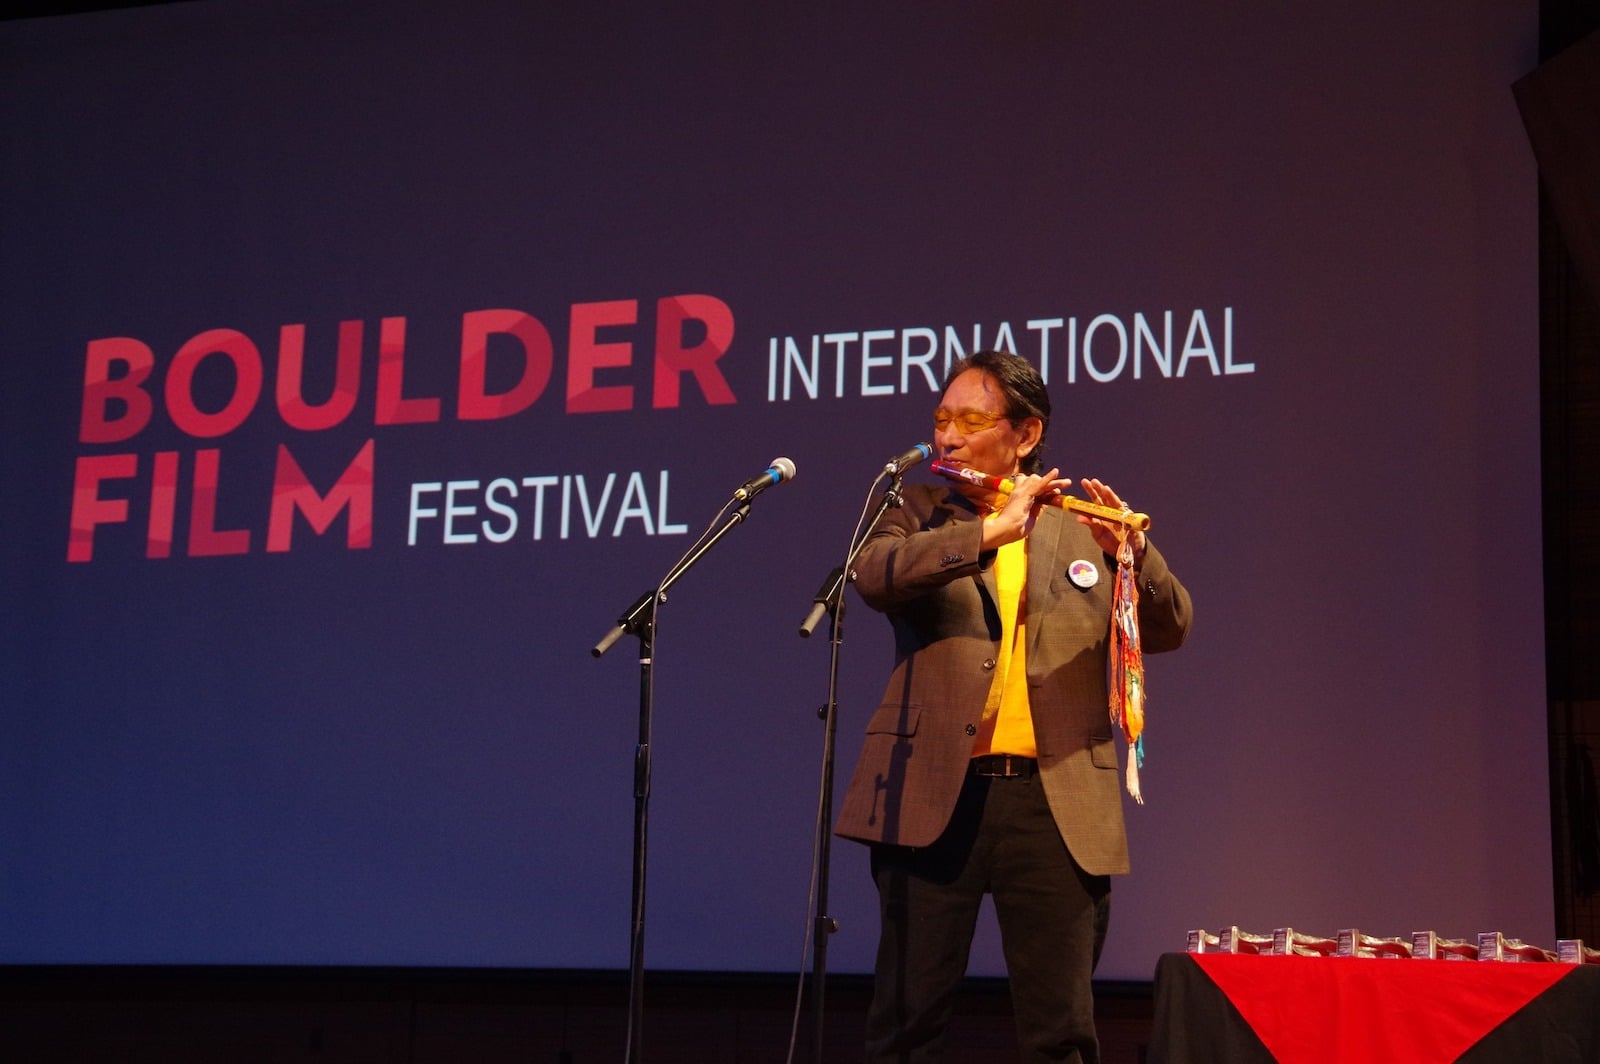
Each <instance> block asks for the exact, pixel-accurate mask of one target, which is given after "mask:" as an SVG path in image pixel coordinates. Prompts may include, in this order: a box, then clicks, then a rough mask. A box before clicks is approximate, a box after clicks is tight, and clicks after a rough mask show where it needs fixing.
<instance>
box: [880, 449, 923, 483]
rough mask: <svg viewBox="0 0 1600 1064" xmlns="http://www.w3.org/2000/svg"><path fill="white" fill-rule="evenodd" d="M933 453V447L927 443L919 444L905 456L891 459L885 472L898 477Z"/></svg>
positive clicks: (886, 465)
mask: <svg viewBox="0 0 1600 1064" xmlns="http://www.w3.org/2000/svg"><path fill="white" fill-rule="evenodd" d="M932 453H933V448H932V447H930V446H928V445H927V444H926V443H919V444H917V445H916V446H915V447H913V448H911V450H909V451H907V452H905V453H904V454H902V455H898V456H896V457H894V458H891V459H889V461H888V462H887V463H886V464H885V465H884V467H883V471H884V472H885V473H887V474H889V475H890V476H892V477H898V476H900V475H901V474H902V473H904V472H905V471H906V470H908V469H910V468H911V467H912V466H914V465H916V464H917V463H918V462H920V461H922V460H923V459H925V458H927V457H928V456H929V455H930V454H932Z"/></svg>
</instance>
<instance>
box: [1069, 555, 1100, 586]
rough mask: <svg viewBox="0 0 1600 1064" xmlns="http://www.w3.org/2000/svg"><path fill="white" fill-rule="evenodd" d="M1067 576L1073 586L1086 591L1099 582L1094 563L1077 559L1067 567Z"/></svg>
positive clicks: (1098, 572)
mask: <svg viewBox="0 0 1600 1064" xmlns="http://www.w3.org/2000/svg"><path fill="white" fill-rule="evenodd" d="M1067 576H1068V578H1069V579H1071V581H1072V582H1073V583H1074V584H1077V585H1078V586H1079V587H1081V588H1085V589H1087V588H1091V587H1094V585H1096V584H1098V583H1099V582H1100V569H1099V567H1098V566H1096V565H1095V564H1094V562H1091V561H1089V560H1087V559H1085V558H1079V559H1078V560H1077V561H1075V562H1073V563H1072V564H1071V565H1069V566H1067Z"/></svg>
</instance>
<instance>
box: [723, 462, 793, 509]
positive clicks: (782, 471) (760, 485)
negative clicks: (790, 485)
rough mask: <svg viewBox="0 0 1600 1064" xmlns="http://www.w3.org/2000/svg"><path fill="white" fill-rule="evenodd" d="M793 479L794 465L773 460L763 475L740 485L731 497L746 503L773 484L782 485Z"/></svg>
mask: <svg viewBox="0 0 1600 1064" xmlns="http://www.w3.org/2000/svg"><path fill="white" fill-rule="evenodd" d="M793 479H794V463H793V462H791V461H789V459H787V458H774V459H773V460H772V464H771V465H769V466H768V467H767V471H766V472H765V473H762V474H761V475H760V476H759V477H751V478H750V479H749V480H747V481H745V482H744V483H743V484H740V485H739V487H738V489H737V490H735V491H734V493H733V497H734V498H735V499H738V500H739V501H740V502H748V501H749V500H751V499H753V498H755V497H756V496H757V495H760V494H761V493H762V492H763V491H766V490H767V489H768V488H770V487H772V486H773V485H774V484H782V483H783V482H784V481H785V480H793Z"/></svg>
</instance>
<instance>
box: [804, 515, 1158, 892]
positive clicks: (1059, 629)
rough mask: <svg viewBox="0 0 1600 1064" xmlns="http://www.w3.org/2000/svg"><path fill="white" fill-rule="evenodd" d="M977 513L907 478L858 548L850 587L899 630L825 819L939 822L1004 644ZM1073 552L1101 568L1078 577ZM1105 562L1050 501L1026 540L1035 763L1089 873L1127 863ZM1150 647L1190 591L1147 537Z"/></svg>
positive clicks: (878, 825) (846, 824)
mask: <svg viewBox="0 0 1600 1064" xmlns="http://www.w3.org/2000/svg"><path fill="white" fill-rule="evenodd" d="M982 535H983V530H982V519H981V518H980V517H979V515H978V514H977V512H976V511H975V510H974V509H973V507H972V505H971V503H969V502H968V501H967V500H966V499H964V498H963V497H961V496H960V495H958V494H956V493H955V492H953V491H949V490H947V489H944V488H943V487H936V486H933V485H920V484H919V485H912V486H909V487H907V489H906V491H905V505H904V506H903V507H901V508H900V509H898V510H891V511H890V512H889V514H888V516H887V517H886V518H885V520H884V522H883V523H882V524H881V525H880V526H879V527H878V529H877V531H875V532H874V533H873V535H872V537H871V539H870V540H869V541H868V543H867V545H866V546H865V547H864V548H863V549H862V551H861V554H860V556H859V557H858V559H857V563H856V578H855V584H856V589H857V590H858V591H859V592H860V594H861V597H862V599H863V600H864V601H865V602H866V603H867V604H868V605H869V606H871V607H872V608H873V609H876V610H880V611H882V612H883V613H884V614H885V615H886V616H887V617H888V618H889V623H890V624H891V626H892V627H893V629H894V640H895V663H894V671H893V673H892V674H891V675H890V677H889V683H888V686H887V688H886V689H885V690H884V694H883V698H882V700H881V701H880V702H879V705H878V708H877V711H876V712H874V713H873V715H872V718H871V720H870V721H868V723H867V736H866V741H865V743H864V744H863V746H862V750H861V757H860V760H859V761H858V762H857V764H856V769H855V774H854V776H853V777H852V778H851V781H850V786H849V788H848V789H847V790H846V792H845V796H844V801H843V803H842V806H841V810H840V814H839V820H838V823H837V825H836V826H835V831H836V832H837V833H838V834H839V835H841V836H843V837H845V838H850V839H856V840H859V841H861V842H869V843H890V844H894V845H900V846H926V845H928V844H929V843H931V842H932V841H933V840H934V839H936V838H938V836H939V834H940V832H942V831H943V830H944V827H945V825H946V824H947V823H948V822H949V820H950V814H951V812H952V810H954V808H955V804H956V798H957V797H958V796H959V795H960V793H961V787H962V782H963V780H964V779H965V776H966V770H967V762H968V759H969V758H970V757H971V756H972V742H973V736H974V735H976V733H977V730H978V724H979V723H980V720H981V718H982V715H983V706H984V701H985V699H986V697H987V695H988V692H989V685H990V681H991V679H992V677H993V675H994V671H993V670H994V668H995V658H996V655H997V654H998V652H999V647H1000V618H999V615H998V613H997V612H996V597H995V587H994V574H993V569H992V564H993V561H994V552H992V551H990V552H988V553H984V554H981V555H980V552H979V549H978V548H979V543H980V542H981V539H982ZM1078 560H1085V561H1089V562H1091V563H1093V565H1094V566H1095V568H1096V569H1097V570H1098V572H1099V579H1098V580H1097V581H1096V582H1095V583H1094V585H1093V586H1091V587H1088V588H1080V587H1078V586H1077V585H1076V584H1074V583H1073V581H1072V580H1071V578H1070V577H1069V576H1068V568H1069V566H1070V565H1071V564H1072V563H1073V562H1074V561H1078ZM1115 577H1116V562H1115V560H1114V559H1112V558H1110V557H1109V556H1107V555H1106V554H1105V553H1104V552H1103V551H1101V549H1100V547H1099V546H1098V545H1097V544H1096V543H1095V542H1094V539H1093V537H1091V536H1090V534H1089V530H1088V529H1087V528H1085V527H1084V526H1083V525H1082V524H1080V523H1079V522H1078V521H1077V520H1075V519H1074V518H1073V517H1072V516H1071V515H1070V514H1067V513H1065V512H1064V511H1062V510H1059V509H1056V508H1054V507H1046V508H1045V509H1044V510H1043V511H1041V513H1040V514H1039V517H1038V521H1037V523H1036V524H1035V526H1034V529H1033V531H1032V532H1031V533H1030V535H1029V544H1028V695H1029V700H1030V702H1031V705H1032V710H1033V727H1034V736H1035V738H1036V740H1037V744H1038V748H1039V772H1040V777H1041V779H1042V780H1043V782H1044V787H1045V793H1046V795H1047V797H1048V798H1049V802H1050V809H1051V811H1052V812H1053V813H1054V814H1055V821H1056V825H1057V826H1058V827H1059V828H1060V830H1061V837H1062V838H1063V839H1064V840H1066V844H1067V847H1068V849H1069V850H1070V851H1071V852H1072V856H1073V857H1074V858H1075V859H1076V860H1077V861H1078V863H1079V864H1080V865H1081V866H1082V867H1083V869H1084V870H1085V871H1087V872H1089V873H1090V874H1092V875H1111V874H1116V873H1123V872H1127V871H1128V840H1127V835H1126V833H1125V831H1124V829H1123V823H1122V773H1121V772H1120V771H1118V765H1117V750H1116V746H1115V740H1114V739H1113V737H1112V727H1111V718H1110V714H1109V711H1108V708H1107V706H1108V702H1109V697H1110V696H1109V692H1108V679H1107V671H1108V652H1109V649H1110V646H1111V595H1112V587H1113V583H1114V581H1115ZM1138 586H1139V632H1140V641H1141V645H1142V647H1143V649H1144V650H1145V651H1146V652H1147V653H1155V652H1159V651H1163V650H1173V649H1176V648H1177V647H1178V646H1179V645H1180V644H1181V643H1182V642H1183V640H1184V637H1185V636H1186V635H1187V634H1188V630H1189V616H1190V603H1189V593H1188V591H1186V590H1185V589H1184V587H1183V585H1182V584H1180V583H1179V582H1178V579H1177V577H1175V576H1173V575H1172V573H1171V572H1169V571H1168V569H1167V564H1166V561H1165V560H1164V559H1163V558H1162V557H1161V554H1160V552H1158V551H1157V550H1156V549H1155V547H1154V546H1149V547H1147V549H1146V551H1145V558H1144V563H1143V566H1142V567H1141V569H1140V571H1139V574H1138Z"/></svg>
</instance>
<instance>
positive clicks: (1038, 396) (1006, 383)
mask: <svg viewBox="0 0 1600 1064" xmlns="http://www.w3.org/2000/svg"><path fill="white" fill-rule="evenodd" d="M969 369H975V370H979V371H981V372H982V373H983V374H984V375H985V376H987V377H989V378H990V379H991V380H993V381H994V382H995V383H997V384H998V385H1000V392H1001V394H1002V395H1004V396H1005V402H1006V418H1007V419H1008V420H1010V421H1013V422H1017V421H1022V420H1025V419H1027V418H1030V417H1036V418H1038V419H1039V421H1040V423H1041V424H1042V425H1043V426H1044V429H1043V431H1042V432H1040V434H1039V446H1037V447H1035V448H1034V449H1033V450H1032V451H1030V452H1028V453H1027V454H1026V455H1024V456H1023V458H1022V471H1023V472H1024V473H1037V472H1039V471H1040V470H1041V469H1043V468H1044V462H1043V456H1044V438H1045V434H1046V433H1048V432H1049V431H1050V393H1049V391H1047V390H1046V389H1045V386H1044V379H1043V378H1042V377H1040V376H1039V371H1038V370H1036V369H1034V368H1033V365H1032V364H1031V363H1030V362H1029V361H1028V360H1027V359H1025V358H1023V357H1022V356H1021V355H1012V354H1008V353H1006V352H1004V351H974V352H973V353H972V354H970V355H968V356H967V357H966V358H963V359H961V360H959V361H958V362H956V363H955V364H954V365H953V366H951V367H950V372H949V373H947V374H945V378H944V386H945V388H947V389H948V388H949V387H950V382H951V381H953V380H955V379H956V378H957V377H959V376H960V375H961V374H963V373H965V372H966V371H967V370H969Z"/></svg>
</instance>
